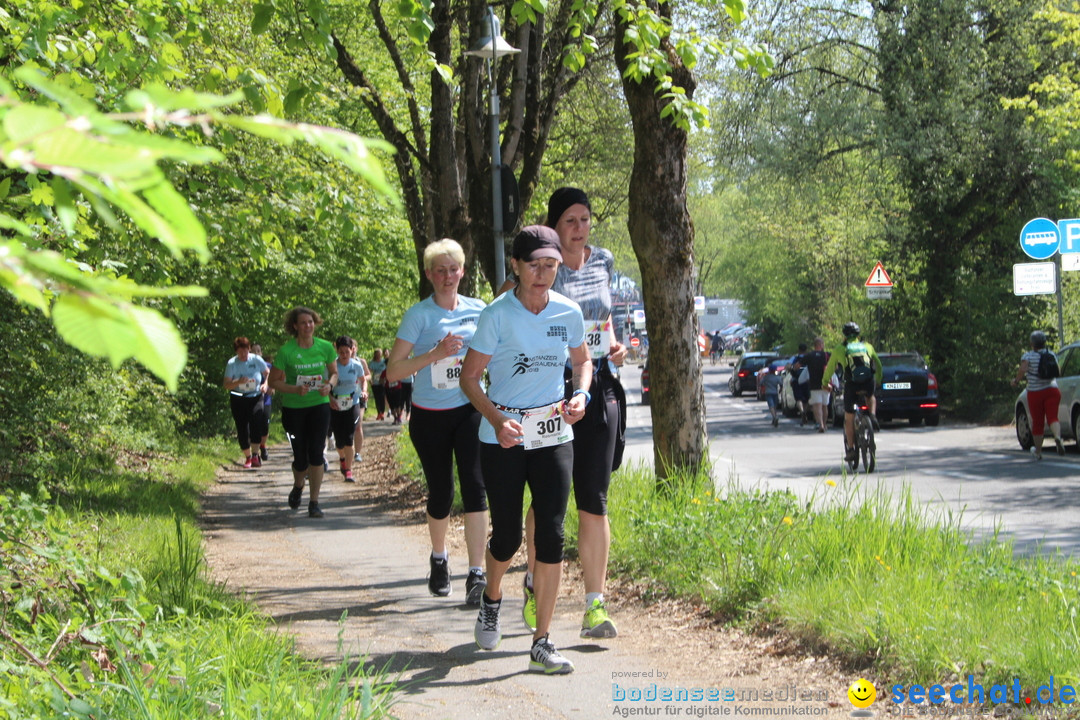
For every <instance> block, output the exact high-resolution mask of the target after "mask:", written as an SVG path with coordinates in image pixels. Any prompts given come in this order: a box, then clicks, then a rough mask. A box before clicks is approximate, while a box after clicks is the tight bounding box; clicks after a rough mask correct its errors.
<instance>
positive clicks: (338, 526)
mask: <svg viewBox="0 0 1080 720" xmlns="http://www.w3.org/2000/svg"><path fill="white" fill-rule="evenodd" d="M394 430H395V428H392V427H391V426H389V425H387V424H385V423H372V424H371V425H368V426H366V427H365V432H366V434H367V441H366V443H365V447H364V453H363V454H364V461H363V462H362V463H360V464H359V466H358V467H357V469H358V470H359V472H357V473H355V474H356V477H357V483H356V484H355V485H353V484H346V483H344V482H342V479H341V475H340V473H338V472H337V468H336V458H334V456H333V453H332V452H329V453H327V456H328V457H330V458H333V460H332V462H331V472H330V473H328V474H327V482H326V483H325V484H324V486H323V491H322V497H321V498H320V504H321V506H322V508H323V509H324V510H325V512H326V517H325V518H323V519H321V520H316V519H310V518H308V517H307V512H306V507H307V492H306V490H305V493H304V498H303V502H302V504H301V509H300V510H297V511H293V510H290V509H289V508H288V505H287V504H286V495H287V494H288V491H289V489H290V487H291V484H292V483H291V473H290V471H289V460H290V457H289V453H288V448H287V447H284V446H282V447H276V448H273V449H272V450H271V458H270V460H269V461H268V462H265V463H264V464H263V467H262V468H261V469H260V470H254V471H250V470H249V471H245V470H244V469H243V468H242V467H240V466H239V465H235V466H230V467H225V468H222V470H221V472H220V473H219V475H218V482H217V483H216V484H215V485H214V486H213V487H212V488H211V489H210V490H209V491H208V492H207V493H206V495H205V496H204V498H203V514H202V523H203V529H204V531H205V544H206V556H207V561H208V564H209V566H210V569H211V574H212V576H213V578H214V579H215V580H216V581H218V582H223V583H225V584H226V585H227V587H228V588H230V589H231V590H232V591H233V592H235V593H239V594H242V595H244V596H245V597H247V598H249V599H250V600H251V601H253V602H254V603H255V604H256V605H257V606H258V607H259V608H260V609H261V610H262V611H263V612H265V613H266V614H267V615H268V616H269V617H271V618H272V619H273V621H274V622H275V623H276V624H277V625H278V627H279V628H280V629H281V630H282V631H283V632H286V633H290V634H292V635H293V636H294V637H295V639H296V645H297V649H298V651H299V652H300V653H302V654H303V655H304V656H306V657H309V658H312V659H316V660H325V661H328V662H331V661H335V660H338V659H339V658H340V653H339V651H338V647H339V637H340V638H341V640H342V641H343V643H344V652H345V653H346V654H348V655H349V656H350V657H358V656H363V657H364V658H365V661H366V663H367V665H368V666H373V667H375V668H386V669H387V670H389V671H390V672H391V674H393V675H398V676H399V685H400V686H401V689H400V691H399V700H398V702H397V704H396V705H394V707H393V709H392V712H393V714H394V715H395V716H396V717H399V718H494V717H503V718H506V717H510V718H513V719H514V720H531V719H532V718H536V719H538V720H541V719H542V720H553V719H554V718H600V717H610V716H613V715H614V716H617V717H627V716H631V715H655V716H663V717H672V716H676V717H706V716H713V715H716V716H720V715H735V716H738V715H753V716H756V717H778V716H788V717H791V716H795V717H800V716H802V717H807V716H809V717H842V716H847V715H848V713H849V712H850V711H851V709H852V708H851V705H850V704H849V703H848V701H847V698H846V691H847V687H848V685H850V684H851V682H852V681H853V680H854V679H855V678H854V677H853V676H852V675H851V674H849V673H842V672H840V671H839V670H838V669H837V667H836V666H835V664H834V663H832V662H830V661H829V660H828V659H826V658H821V657H811V656H807V655H805V654H797V653H792V652H790V649H789V648H788V647H786V646H785V644H784V643H783V642H782V641H778V640H773V639H768V638H758V637H753V636H747V635H746V634H744V633H741V632H739V631H735V630H731V629H725V628H720V627H717V626H716V624H715V623H712V622H711V621H710V620H709V619H708V618H707V617H706V616H704V615H703V614H702V613H700V612H699V611H697V610H696V609H695V608H693V607H691V606H690V605H688V604H683V603H674V602H668V601H664V602H652V603H651V604H650V603H645V602H643V601H642V600H641V599H640V597H641V593H640V589H635V588H633V587H631V586H625V587H611V588H609V592H608V595H609V602H608V605H609V608H610V609H611V611H612V617H613V618H614V619H615V621H616V622H617V624H618V627H619V637H618V638H615V639H613V640H608V641H591V640H582V639H579V638H578V629H579V626H580V622H581V615H582V612H583V610H584V607H583V606H584V597H583V592H584V591H583V590H582V587H581V582H580V579H579V578H578V576H577V568H576V566H575V564H574V563H567V570H566V572H565V574H564V578H563V589H562V592H563V595H562V597H561V598H560V600H559V606H558V609H557V614H556V617H555V621H554V623H553V626H552V633H551V638H552V640H553V642H555V644H556V646H557V647H558V648H559V650H560V652H562V653H563V654H564V655H566V656H567V657H568V658H570V659H571V660H572V661H573V662H574V664H575V666H576V671H575V672H574V673H573V674H571V675H566V676H559V677H548V676H544V675H542V674H539V673H531V672H529V670H528V663H529V658H528V652H529V645H530V633H529V632H528V631H527V629H526V628H525V627H524V625H523V624H522V622H521V603H522V600H521V596H520V594H519V592H518V588H519V586H520V583H521V577H522V568H523V563H521V564H519V565H517V566H515V567H514V568H512V570H511V573H510V574H509V575H508V576H507V584H506V585H505V586H504V593H505V595H504V606H503V612H502V624H503V640H502V643H501V644H500V645H499V647H498V648H497V649H496V650H494V651H492V652H484V651H481V650H479V649H478V648H477V647H476V644H475V643H474V641H473V623H474V621H475V619H476V613H477V611H476V609H475V608H472V607H466V606H465V604H464V594H465V593H464V579H465V574H466V572H467V570H468V568H467V563H466V560H465V554H464V551H463V549H462V547H461V532H462V530H461V522H460V517H455V518H453V520H452V522H451V533H450V534H451V540H452V542H454V543H456V545H452V546H451V557H450V568H451V572H452V574H453V578H452V579H453V583H454V591H453V594H452V595H451V596H450V597H449V598H436V597H432V596H431V595H430V594H429V593H428V591H427V573H428V554H429V552H430V544H429V542H428V538H427V529H426V526H425V525H424V522H423V519H424V510H423V498H422V495H421V493H420V492H419V491H418V490H417V489H416V487H415V484H413V483H409V482H406V481H403V480H402V478H400V477H399V476H398V475H397V472H396V469H395V465H394V460H393V440H394V438H393V435H394V434H395V433H394ZM343 613H347V619H346V620H345V621H344V622H343V623H342V622H341V617H342V614H343ZM684 691H685V695H684V694H683V692H684ZM665 693H670V696H665ZM880 694H881V690H880V689H879V695H880ZM665 698H666V699H665Z"/></svg>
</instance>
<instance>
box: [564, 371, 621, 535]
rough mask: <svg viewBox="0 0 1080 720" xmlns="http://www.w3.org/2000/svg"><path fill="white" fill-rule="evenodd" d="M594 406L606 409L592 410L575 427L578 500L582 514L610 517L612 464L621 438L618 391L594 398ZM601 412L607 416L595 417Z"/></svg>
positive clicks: (576, 492)
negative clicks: (583, 512) (609, 492)
mask: <svg viewBox="0 0 1080 720" xmlns="http://www.w3.org/2000/svg"><path fill="white" fill-rule="evenodd" d="M592 403H602V407H601V406H600V405H598V406H597V407H596V409H593V408H589V409H590V410H591V411H592V412H589V413H586V415H585V417H584V418H582V419H581V421H580V422H578V423H576V424H575V425H574V500H575V501H576V502H577V506H578V510H584V511H585V512H587V513H591V514H593V515H607V496H608V488H609V487H610V486H611V464H612V461H613V460H614V458H615V442H616V440H617V439H618V435H619V401H618V399H617V398H616V397H615V393H614V391H608V392H606V393H605V396H602V397H594V398H593V399H592ZM592 403H590V404H592ZM600 412H603V413H604V415H600V416H599V417H596V416H595V415H594V413H595V414H596V415H599V414H600Z"/></svg>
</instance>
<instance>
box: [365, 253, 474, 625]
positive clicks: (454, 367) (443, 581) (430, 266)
mask: <svg viewBox="0 0 1080 720" xmlns="http://www.w3.org/2000/svg"><path fill="white" fill-rule="evenodd" d="M424 274H425V275H426V276H427V278H428V280H430V281H431V284H432V287H433V288H434V290H435V291H434V293H432V294H431V295H430V296H428V297H427V298H425V299H424V300H421V301H420V302H418V303H416V304H415V305H413V306H412V307H410V308H409V309H408V310H406V311H405V316H404V318H402V320H401V326H400V327H399V328H398V331H397V338H396V339H395V340H394V347H393V348H392V349H391V350H390V357H389V361H388V364H387V367H386V382H387V383H395V382H401V381H402V380H404V379H405V378H406V377H409V376H412V375H415V376H416V380H415V382H414V385H415V389H414V391H413V403H412V411H411V414H410V417H409V437H410V438H411V439H412V443H413V447H415V448H416V454H417V455H418V456H419V458H420V464H421V465H422V466H423V468H424V477H425V478H426V480H427V485H428V500H427V523H428V534H429V535H430V537H431V558H430V564H431V571H430V574H429V576H428V590H429V591H430V592H431V594H432V595H435V596H439V597H446V596H448V595H450V593H451V591H452V588H451V585H450V564H449V555H448V553H447V550H446V531H447V528H448V527H449V524H450V507H451V505H452V504H453V500H454V462H455V461H456V463H457V471H458V481H459V483H460V485H461V499H462V503H463V505H464V509H465V545H466V548H467V552H468V555H469V574H468V576H467V577H466V579H465V602H466V603H467V604H469V605H479V604H480V596H481V594H483V592H484V587H485V586H486V585H487V578H486V576H485V575H484V569H483V562H484V540H485V539H486V538H487V496H486V495H485V493H484V480H483V477H482V476H481V474H480V459H479V452H480V441H479V440H478V439H477V429H478V428H479V427H480V414H479V413H478V412H477V411H476V408H474V407H473V406H472V404H471V403H470V402H469V399H468V398H467V397H465V394H464V393H463V392H462V390H461V387H460V385H459V380H460V377H461V364H462V361H463V360H464V358H465V351H466V350H467V349H468V347H469V341H470V340H471V339H472V336H473V332H474V331H475V330H476V322H477V319H478V318H479V317H480V311H481V310H483V309H484V307H485V304H484V302H483V301H481V300H477V299H475V298H470V297H465V296H463V295H459V294H458V286H459V285H460V284H461V279H462V278H463V277H464V276H465V253H464V251H463V250H462V249H461V245H459V244H458V243H457V241H455V240H451V239H449V238H444V239H442V240H438V241H436V242H433V243H431V244H429V245H428V246H427V248H425V250H424ZM399 412H400V410H397V411H395V419H396V418H397V417H400V415H399V414H398V413H399Z"/></svg>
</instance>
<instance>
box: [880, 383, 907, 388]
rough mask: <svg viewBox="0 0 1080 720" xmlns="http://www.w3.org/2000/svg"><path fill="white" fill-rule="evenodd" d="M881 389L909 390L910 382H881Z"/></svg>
mask: <svg viewBox="0 0 1080 720" xmlns="http://www.w3.org/2000/svg"><path fill="white" fill-rule="evenodd" d="M881 389H882V390H910V389H911V383H909V382H906V383H882V385H881Z"/></svg>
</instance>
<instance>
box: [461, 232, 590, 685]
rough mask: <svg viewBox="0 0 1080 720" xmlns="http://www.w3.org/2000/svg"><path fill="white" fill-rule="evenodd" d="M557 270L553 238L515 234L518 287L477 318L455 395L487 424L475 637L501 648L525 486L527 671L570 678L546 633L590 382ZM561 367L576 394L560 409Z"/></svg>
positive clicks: (577, 317)
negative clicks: (530, 619) (506, 584)
mask: <svg viewBox="0 0 1080 720" xmlns="http://www.w3.org/2000/svg"><path fill="white" fill-rule="evenodd" d="M561 261H562V254H561V252H560V250H559V236H558V235H557V234H556V233H555V231H554V230H552V229H551V228H548V227H543V226H540V225H532V226H529V227H526V228H524V229H523V230H522V231H521V232H519V233H518V234H517V236H516V237H515V238H514V246H513V252H512V255H511V260H510V264H511V267H512V269H513V271H514V274H515V275H516V276H517V286H516V287H515V288H514V291H513V292H509V293H504V294H503V295H501V296H499V297H498V298H496V299H495V301H494V302H492V303H491V305H489V306H488V307H487V309H485V310H484V312H482V313H481V314H480V320H479V323H478V325H477V328H476V333H475V334H474V335H473V339H472V342H471V344H470V347H469V351H468V353H467V354H466V356H465V364H464V366H463V367H462V370H461V387H462V389H463V390H464V391H465V394H466V395H467V396H468V398H469V400H471V401H472V404H473V405H474V406H475V407H476V408H477V409H478V410H479V411H480V413H481V415H483V416H484V419H483V421H482V422H481V424H480V442H481V446H480V461H481V466H482V468H483V471H484V478H485V483H484V484H485V487H486V488H487V495H488V505H489V507H490V508H491V528H492V529H491V540H490V541H489V542H488V551H487V557H486V562H487V580H488V584H487V588H486V590H485V592H484V594H483V597H482V599H481V602H480V613H479V615H478V617H477V620H476V625H475V628H474V637H475V638H476V643H477V645H479V646H480V647H481V648H483V649H485V650H493V649H495V647H496V646H498V644H499V642H500V640H501V639H502V631H501V627H500V623H499V611H500V608H501V604H502V597H503V593H502V580H503V577H504V576H505V574H506V571H507V569H508V568H509V567H510V561H511V560H512V559H513V557H514V554H515V553H516V552H517V550H518V548H519V547H520V545H521V535H522V525H521V515H522V504H523V502H524V492H525V486H526V485H528V487H529V490H530V492H531V493H532V507H533V510H534V512H535V517H536V570H535V572H534V588H535V590H536V615H537V619H536V630H535V632H534V633H533V645H532V650H531V652H530V663H529V667H530V669H532V670H538V671H540V672H544V673H548V674H562V673H569V672H573V670H574V665H573V663H571V662H570V661H569V660H567V659H566V658H564V657H563V656H562V655H560V654H559V652H558V651H557V650H556V649H555V646H554V645H553V644H552V643H551V642H550V640H549V638H548V632H549V630H550V627H551V618H552V616H553V615H554V612H555V601H556V598H557V597H558V593H559V579H560V577H561V574H562V560H563V520H564V518H565V515H566V502H567V499H568V497H569V494H570V472H571V467H572V466H573V459H574V446H573V443H572V442H571V441H572V440H573V431H572V430H571V428H570V427H569V426H570V425H572V424H573V423H575V422H577V421H578V420H580V419H581V418H582V417H583V416H584V414H585V406H586V404H587V403H588V401H589V399H590V398H589V383H590V381H591V379H592V362H591V361H590V359H589V351H588V349H587V347H586V345H585V320H584V317H583V316H582V314H581V308H580V307H578V305H577V303H575V302H574V301H572V300H570V299H568V298H566V297H564V296H562V295H559V294H558V293H556V292H552V291H551V285H552V283H553V282H554V281H555V274H556V272H557V270H558V267H559V263H560V262H561ZM567 357H569V358H570V360H571V362H572V366H573V379H572V382H573V386H574V388H575V390H574V393H573V396H572V398H571V399H570V400H569V401H564V399H563V394H564V390H563V388H564V378H563V368H564V366H565V364H566V359H567ZM485 369H486V370H487V372H488V377H489V380H490V383H491V386H490V387H489V389H488V393H487V394H485V393H484V390H483V388H482V387H481V386H480V379H481V377H482V376H483V374H484V370H485Z"/></svg>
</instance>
